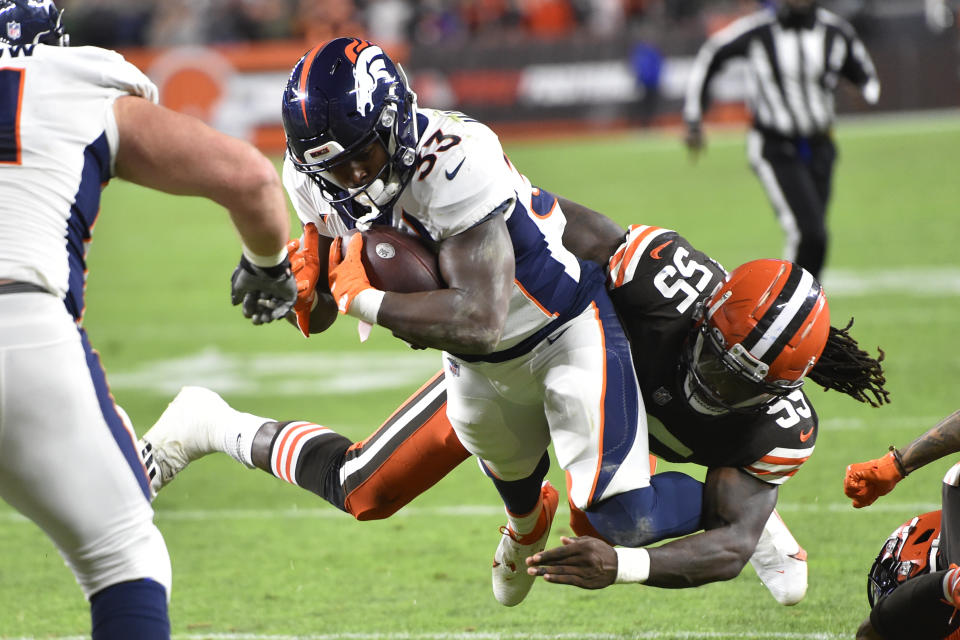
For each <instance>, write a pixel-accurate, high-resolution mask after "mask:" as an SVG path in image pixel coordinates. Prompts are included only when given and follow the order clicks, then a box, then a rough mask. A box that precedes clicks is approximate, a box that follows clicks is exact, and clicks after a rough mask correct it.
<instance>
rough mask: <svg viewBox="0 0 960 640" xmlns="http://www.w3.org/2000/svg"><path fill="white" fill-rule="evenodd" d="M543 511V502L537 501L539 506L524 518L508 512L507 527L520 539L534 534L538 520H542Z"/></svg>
mask: <svg viewBox="0 0 960 640" xmlns="http://www.w3.org/2000/svg"><path fill="white" fill-rule="evenodd" d="M541 511H543V500H540V499H539V498H538V499H537V506H536V507H534V508H533V511H531V512H530V513H526V514H524V515H522V516H517V515H514V514H512V513H510V512H509V511H507V526H509V527H510V530H511V531H513V532H514V533H515V534H517V535H518V536H520V537H523V536H525V535H527V534H529V533H533V530H534V528H536V526H537V520H539V519H540V512H541Z"/></svg>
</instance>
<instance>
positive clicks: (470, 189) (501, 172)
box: [408, 131, 523, 240]
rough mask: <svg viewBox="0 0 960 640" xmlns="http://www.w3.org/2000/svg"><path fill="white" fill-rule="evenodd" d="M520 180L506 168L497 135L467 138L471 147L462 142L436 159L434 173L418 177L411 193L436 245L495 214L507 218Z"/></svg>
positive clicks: (514, 200)
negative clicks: (436, 241)
mask: <svg viewBox="0 0 960 640" xmlns="http://www.w3.org/2000/svg"><path fill="white" fill-rule="evenodd" d="M421 175H422V173H421ZM450 176H452V178H451V177H450ZM522 180H523V178H522V177H521V176H520V175H519V174H518V173H516V172H515V170H514V169H513V167H512V166H511V165H510V164H508V162H507V160H506V158H505V156H504V153H503V148H502V147H501V146H500V142H499V141H498V140H497V138H496V136H495V135H494V134H493V132H492V131H487V132H486V134H485V135H477V136H475V137H473V138H471V139H469V146H468V145H467V142H464V143H463V144H461V145H459V146H458V147H455V148H454V149H451V150H450V151H447V152H445V153H441V154H437V160H436V164H435V165H434V166H433V167H432V170H431V171H430V173H429V174H428V175H427V176H426V177H425V178H422V177H420V176H416V177H414V179H413V180H412V182H411V186H410V187H408V188H412V189H413V190H414V192H415V193H416V195H417V199H418V200H419V202H421V203H423V205H424V214H423V218H422V219H421V220H420V221H421V223H423V224H424V225H425V226H426V228H427V231H428V233H429V234H430V235H431V237H432V238H433V239H434V240H444V239H446V238H449V237H451V236H455V235H458V234H460V233H463V232H464V231H467V230H468V229H472V228H473V227H476V226H477V225H479V224H481V223H483V222H485V221H486V220H488V219H489V218H490V217H491V216H492V215H496V214H501V213H509V212H510V211H511V210H512V207H513V205H514V203H515V202H516V197H517V192H516V185H518V184H519V183H520V181H522Z"/></svg>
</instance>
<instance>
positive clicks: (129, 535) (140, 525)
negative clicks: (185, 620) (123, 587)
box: [61, 519, 173, 599]
mask: <svg viewBox="0 0 960 640" xmlns="http://www.w3.org/2000/svg"><path fill="white" fill-rule="evenodd" d="M61 552H62V553H63V555H64V558H65V559H66V561H67V564H68V565H69V566H70V568H71V569H72V570H73V574H74V576H76V578H77V582H78V583H79V584H80V588H81V589H83V593H84V595H85V596H86V597H87V598H90V597H91V596H92V595H93V594H95V593H98V592H100V591H102V590H103V589H106V588H107V587H110V586H112V585H115V584H119V583H121V582H129V581H131V580H140V579H142V578H148V579H150V580H153V581H154V582H156V583H157V584H159V585H161V586H162V587H163V588H164V589H165V590H166V592H167V599H169V598H170V589H171V587H172V585H173V575H172V574H173V572H172V570H171V568H170V554H169V553H168V552H167V545H166V543H165V542H164V540H163V535H162V534H161V533H160V530H159V529H157V527H156V525H154V524H153V522H152V521H151V520H147V519H144V520H143V521H140V522H131V523H129V524H128V526H126V527H121V528H116V529H114V530H111V531H109V532H108V533H106V534H105V535H103V536H101V537H100V538H99V539H97V540H95V541H94V542H91V543H89V544H87V545H86V546H84V547H82V548H80V549H77V550H76V551H73V552H69V553H68V552H64V551H61Z"/></svg>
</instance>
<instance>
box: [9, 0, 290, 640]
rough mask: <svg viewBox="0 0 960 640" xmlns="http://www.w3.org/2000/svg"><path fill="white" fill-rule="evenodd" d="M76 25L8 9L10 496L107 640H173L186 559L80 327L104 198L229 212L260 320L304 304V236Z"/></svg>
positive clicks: (262, 173)
mask: <svg viewBox="0 0 960 640" xmlns="http://www.w3.org/2000/svg"><path fill="white" fill-rule="evenodd" d="M60 16H61V14H60V12H59V11H58V10H57V8H56V7H55V6H54V4H53V3H52V2H51V1H50V0H29V1H28V0H2V1H0V40H2V42H3V44H4V46H3V47H0V57H2V58H3V65H2V68H0V325H2V329H0V398H3V404H2V405H0V496H2V498H3V499H4V500H5V501H7V502H8V503H9V504H11V505H12V506H13V507H14V508H16V509H17V510H18V511H19V512H20V513H22V514H23V515H25V516H26V517H28V518H30V519H31V520H33V521H34V522H35V523H37V525H38V526H40V527H41V528H42V529H43V530H44V532H45V533H46V534H47V535H48V536H49V537H50V538H51V539H52V540H53V542H54V544H55V545H56V547H57V549H58V550H59V551H60V553H61V555H62V556H63V558H64V560H65V561H66V563H67V565H68V566H69V567H70V569H71V570H72V571H73V573H74V575H75V577H76V579H77V582H78V583H79V584H80V587H81V589H82V590H83V593H84V595H85V596H86V597H87V598H88V599H89V601H90V610H91V623H92V636H93V638H94V639H95V640H121V639H127V638H137V639H138V640H163V639H165V638H169V635H170V623H169V618H168V614H167V603H168V600H169V594H170V586H171V570H170V559H169V555H168V553H167V549H166V546H165V543H164V541H163V537H162V536H161V534H160V531H159V530H158V529H157V528H156V526H155V525H154V524H153V521H152V520H153V510H152V509H151V507H150V503H149V499H148V496H149V494H148V489H149V479H148V478H147V475H146V471H145V469H144V466H143V463H141V460H140V458H139V456H138V452H137V450H136V447H135V435H134V434H133V430H132V428H131V427H130V425H129V423H128V422H127V421H126V420H125V419H124V418H125V414H123V412H122V410H121V409H120V408H119V407H118V406H116V405H115V404H114V403H113V399H112V397H111V395H110V391H109V388H108V386H107V381H106V377H105V375H104V372H103V369H102V368H101V366H100V361H99V357H98V355H97V354H96V352H95V351H94V350H93V348H92V347H91V345H90V342H89V340H88V338H87V334H86V332H85V331H84V329H83V328H82V326H81V320H82V316H83V311H84V301H83V295H84V283H85V269H86V263H85V260H86V250H87V245H88V242H89V240H90V237H91V232H92V228H93V225H94V223H95V221H96V218H97V215H98V210H99V202H100V191H101V188H102V186H103V185H104V184H105V183H106V182H107V181H108V180H109V179H110V178H111V177H113V176H119V177H121V178H124V179H126V180H130V181H131V182H135V183H137V184H141V185H144V186H147V187H152V188H156V189H160V190H163V191H167V192H170V193H175V194H190V195H200V196H206V197H208V198H210V199H212V200H214V201H216V202H218V203H219V204H221V205H223V206H224V207H226V208H227V209H228V210H229V212H230V215H231V218H232V220H233V222H234V225H235V226H236V228H237V230H238V231H239V233H240V235H241V237H242V239H243V241H244V254H245V257H244V258H243V259H241V265H240V266H239V267H238V268H237V271H236V273H235V275H234V278H233V291H232V294H233V298H234V301H235V304H237V303H240V302H243V310H244V314H245V315H247V317H250V318H251V319H253V321H254V322H255V323H260V322H268V321H270V320H272V319H276V318H277V317H280V316H282V315H283V314H284V313H285V312H286V310H287V309H289V308H290V306H291V305H292V304H293V302H294V299H295V297H296V285H295V282H294V281H293V277H292V273H291V272H290V269H289V262H288V260H287V257H286V249H285V246H284V244H285V242H286V239H287V237H288V234H289V222H288V217H287V212H286V205H285V201H284V197H283V191H282V189H281V187H280V184H279V180H277V177H276V173H275V171H274V169H273V166H272V165H271V164H270V162H269V161H268V160H267V159H266V158H264V157H263V156H262V155H260V154H259V153H258V152H257V151H256V150H255V149H253V148H252V147H251V146H250V145H248V144H246V143H243V142H240V141H238V140H234V139H232V138H228V137H226V136H224V135H222V134H219V133H217V132H215V131H213V130H212V129H210V128H208V127H207V126H206V125H204V124H202V123H201V122H199V121H198V120H195V119H193V118H189V117H186V116H182V115H179V114H176V113H174V112H171V111H168V110H166V109H163V108H162V107H158V106H156V105H155V104H154V103H155V102H156V100H157V89H156V87H155V86H154V85H153V83H152V82H150V80H149V79H148V78H147V77H146V76H144V75H143V74H142V73H141V72H140V71H139V70H137V69H136V68H135V67H134V66H132V65H130V64H129V63H127V62H126V61H125V60H124V59H123V58H122V57H121V56H120V55H119V54H117V53H115V52H112V51H107V50H104V49H99V48H95V47H75V48H69V47H65V46H57V45H66V44H67V36H66V34H65V33H64V32H63V29H62V28H61V26H60ZM238 165H242V166H244V171H243V172H237V171H236V170H235V167H236V166H238ZM268 272H269V273H268ZM63 451H70V455H71V465H70V466H71V468H72V469H75V472H70V473H65V472H64V469H63V458H62V455H61V452H63ZM5 551H6V552H7V553H13V552H15V550H13V549H5Z"/></svg>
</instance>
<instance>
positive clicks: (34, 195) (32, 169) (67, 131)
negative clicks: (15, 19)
mask: <svg viewBox="0 0 960 640" xmlns="http://www.w3.org/2000/svg"><path fill="white" fill-rule="evenodd" d="M128 94H130V95H137V96H142V97H144V98H147V99H149V100H151V101H153V102H156V101H157V88H156V86H154V84H153V83H152V82H151V81H150V80H149V79H148V78H147V77H146V76H145V75H144V74H143V73H141V72H140V71H139V70H138V69H137V68H136V67H134V66H133V65H131V64H130V63H128V62H126V61H125V60H124V59H123V57H122V56H121V55H120V54H118V53H115V52H113V51H107V50H105V49H99V48H96V47H54V46H47V45H42V44H39V45H30V46H24V47H16V46H14V47H0V278H9V279H13V280H19V281H22V282H30V283H33V284H37V285H40V286H42V287H43V288H45V289H47V290H49V291H50V292H52V293H54V294H56V295H58V296H60V297H61V298H62V299H64V302H65V304H66V306H67V309H68V310H69V311H70V313H71V314H72V315H73V316H74V317H75V318H77V319H78V320H79V319H80V317H81V315H82V313H83V288H84V281H85V273H86V260H85V258H86V249H87V244H88V243H89V241H90V236H91V232H92V229H93V225H94V223H95V222H96V218H97V214H98V213H99V209H100V191H101V189H102V187H103V186H104V185H105V184H106V182H107V181H108V180H109V179H110V177H111V176H112V175H113V162H114V158H115V155H116V150H117V125H116V121H115V120H114V115H113V102H114V100H116V99H117V98H118V97H120V96H123V95H128Z"/></svg>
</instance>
